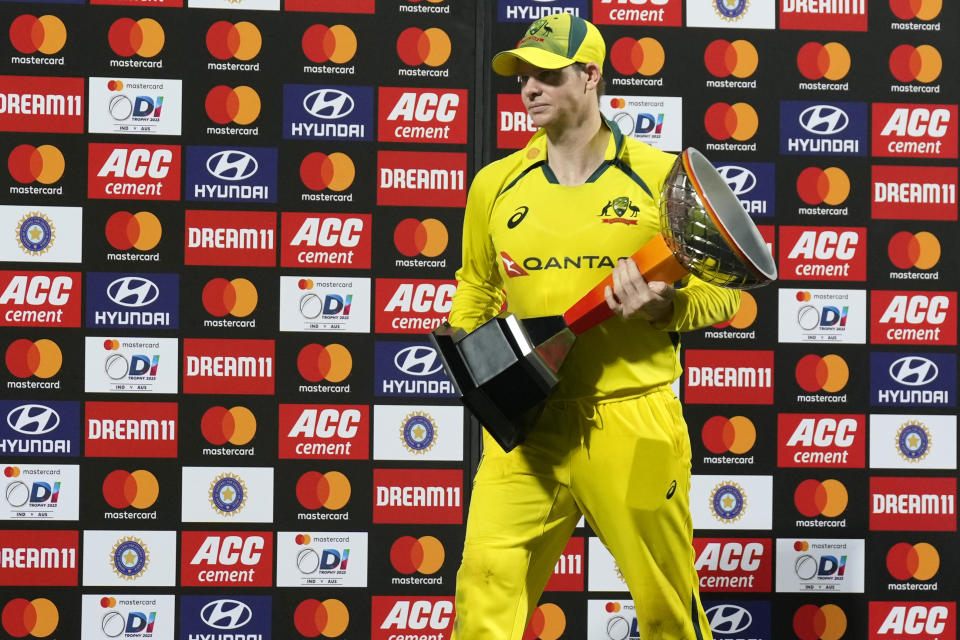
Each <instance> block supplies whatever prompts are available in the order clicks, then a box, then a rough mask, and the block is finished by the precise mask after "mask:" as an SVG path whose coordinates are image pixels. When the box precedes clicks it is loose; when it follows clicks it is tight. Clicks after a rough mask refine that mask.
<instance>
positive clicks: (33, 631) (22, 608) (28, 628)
mask: <svg viewBox="0 0 960 640" xmlns="http://www.w3.org/2000/svg"><path fill="white" fill-rule="evenodd" d="M0 619H2V624H3V630H4V631H6V632H7V633H9V634H10V635H11V636H13V637H14V638H25V637H27V636H32V637H34V638H46V637H47V636H49V635H50V634H51V633H53V632H54V631H56V630H57V625H58V624H59V623H60V612H59V611H58V610H57V606H56V605H55V604H53V603H52V602H51V601H49V600H47V599H46V598H35V599H33V600H27V599H25V598H14V599H13V600H11V601H10V602H8V603H7V604H6V605H4V607H3V613H2V614H0Z"/></svg>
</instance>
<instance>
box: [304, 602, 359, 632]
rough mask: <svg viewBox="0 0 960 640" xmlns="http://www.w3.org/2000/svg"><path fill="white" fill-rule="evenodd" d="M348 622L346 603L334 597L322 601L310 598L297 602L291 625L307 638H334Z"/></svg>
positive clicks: (342, 630) (345, 628) (344, 629)
mask: <svg viewBox="0 0 960 640" xmlns="http://www.w3.org/2000/svg"><path fill="white" fill-rule="evenodd" d="M349 624H350V612H349V611H348V610H347V605H345V604H343V603H342V602H340V601H339V600H337V599H336V598H330V599H328V600H324V601H323V602H320V601H319V600H315V599H313V598H310V599H308V600H304V601H303V602H301V603H300V604H298V605H297V608H296V610H295V611H294V612H293V626H295V627H296V628H297V631H298V632H299V633H300V635H302V636H306V637H307V638H316V637H317V636H323V637H324V638H336V637H338V636H340V635H342V634H343V632H344V631H346V630H347V625H349Z"/></svg>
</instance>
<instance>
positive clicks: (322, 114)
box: [303, 89, 355, 120]
mask: <svg viewBox="0 0 960 640" xmlns="http://www.w3.org/2000/svg"><path fill="white" fill-rule="evenodd" d="M354 105H355V103H354V101H353V98H352V97H351V96H350V94H349V93H346V92H344V91H340V90H339V89H317V90H316V91H311V92H310V93H308V94H307V96H306V97H305V98H304V99H303V108H304V109H305V110H306V112H307V113H309V114H310V115H312V116H313V117H315V118H321V119H323V120H336V119H337V118H342V117H344V116H346V115H349V114H350V113H352V112H353V108H354Z"/></svg>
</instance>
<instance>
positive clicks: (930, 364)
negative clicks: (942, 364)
mask: <svg viewBox="0 0 960 640" xmlns="http://www.w3.org/2000/svg"><path fill="white" fill-rule="evenodd" d="M939 373H940V369H939V367H937V365H936V363H935V362H934V361H933V360H928V359H927V358H921V357H920V356H904V357H902V358H898V359H896V360H894V361H893V364H891V365H890V377H891V378H893V380H894V382H898V383H900V384H903V385H906V386H908V387H919V386H922V385H925V384H929V383H931V382H933V381H934V380H936V379H937V375H938V374H939Z"/></svg>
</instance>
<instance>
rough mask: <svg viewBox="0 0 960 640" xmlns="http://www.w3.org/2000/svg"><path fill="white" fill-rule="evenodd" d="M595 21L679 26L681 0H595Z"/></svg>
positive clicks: (652, 25) (646, 25) (650, 25)
mask: <svg viewBox="0 0 960 640" xmlns="http://www.w3.org/2000/svg"><path fill="white" fill-rule="evenodd" d="M593 23H594V24H619V25H635V26H644V27H679V26H681V21H680V0H630V1H629V2H627V0H593Z"/></svg>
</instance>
